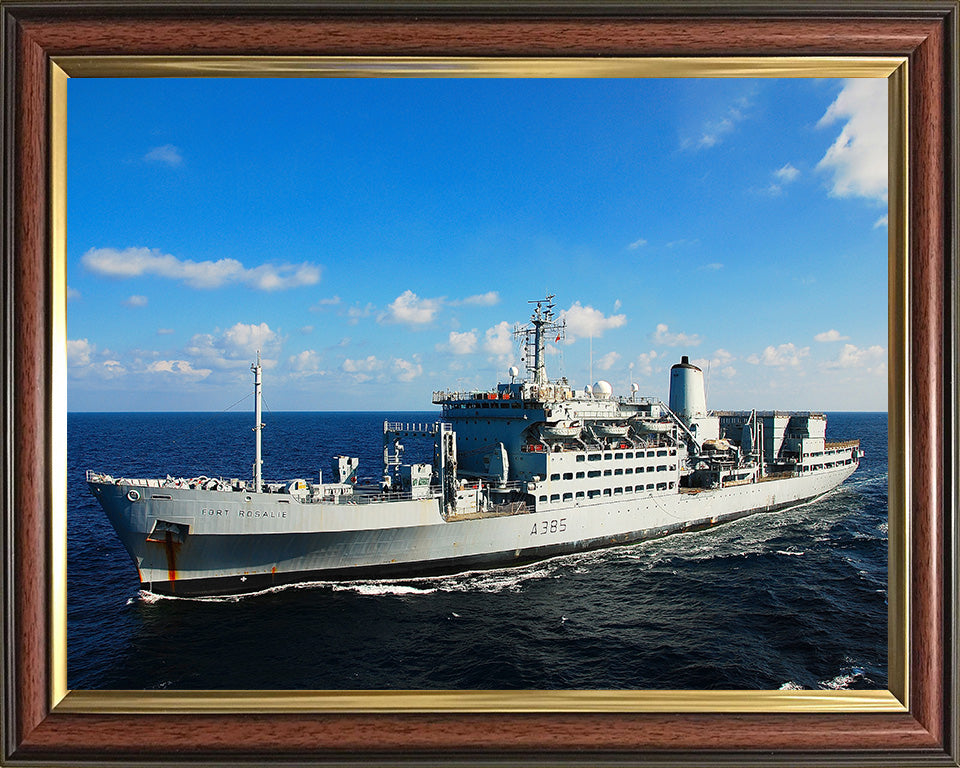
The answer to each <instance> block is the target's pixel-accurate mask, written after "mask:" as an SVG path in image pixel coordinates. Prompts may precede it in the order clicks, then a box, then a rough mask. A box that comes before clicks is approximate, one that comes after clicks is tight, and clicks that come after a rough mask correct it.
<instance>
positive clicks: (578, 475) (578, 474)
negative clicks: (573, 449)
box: [577, 472, 583, 480]
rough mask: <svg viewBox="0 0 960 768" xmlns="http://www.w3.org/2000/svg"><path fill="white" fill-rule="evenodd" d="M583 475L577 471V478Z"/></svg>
mask: <svg viewBox="0 0 960 768" xmlns="http://www.w3.org/2000/svg"><path fill="white" fill-rule="evenodd" d="M581 477H583V472H577V480H579V479H580V478H581Z"/></svg>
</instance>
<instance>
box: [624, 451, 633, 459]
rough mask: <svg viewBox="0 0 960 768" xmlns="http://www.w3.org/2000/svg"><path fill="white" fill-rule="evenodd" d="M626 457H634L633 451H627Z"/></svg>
mask: <svg viewBox="0 0 960 768" xmlns="http://www.w3.org/2000/svg"><path fill="white" fill-rule="evenodd" d="M624 458H627V459H632V458H633V451H627V453H625V454H624Z"/></svg>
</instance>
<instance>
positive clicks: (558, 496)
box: [550, 493, 560, 501]
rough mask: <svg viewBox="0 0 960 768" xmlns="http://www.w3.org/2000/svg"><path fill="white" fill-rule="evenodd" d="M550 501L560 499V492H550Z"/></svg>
mask: <svg viewBox="0 0 960 768" xmlns="http://www.w3.org/2000/svg"><path fill="white" fill-rule="evenodd" d="M550 501H560V494H559V493H552V494H550Z"/></svg>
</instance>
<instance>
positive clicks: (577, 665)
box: [67, 413, 887, 690]
mask: <svg viewBox="0 0 960 768" xmlns="http://www.w3.org/2000/svg"><path fill="white" fill-rule="evenodd" d="M384 418H390V420H403V421H433V420H435V419H436V418H437V414H436V413H408V414H396V413H391V414H378V413H272V414H268V415H267V418H266V419H265V420H266V421H267V423H268V426H267V428H266V429H265V431H264V476H265V477H266V478H268V479H278V480H280V479H286V478H291V477H305V478H315V477H316V472H317V471H318V470H320V469H322V470H323V472H324V474H325V476H327V477H329V474H330V460H329V457H331V456H333V455H336V454H346V455H351V456H359V457H360V458H361V473H360V474H361V477H364V476H368V477H376V476H377V475H378V473H379V469H380V461H381V458H382V435H383V428H382V424H383V420H384ZM828 418H829V422H828V433H827V434H828V439H830V440H844V439H852V438H860V439H861V445H862V447H863V449H864V450H865V451H866V456H865V458H864V459H863V461H862V463H861V466H860V468H859V469H858V470H857V472H856V473H855V474H854V475H853V476H852V477H851V478H850V479H849V480H848V481H847V482H846V483H844V484H843V485H842V486H841V487H840V488H838V489H836V490H835V491H833V492H832V493H830V494H828V495H827V496H825V497H824V498H822V499H820V500H818V501H816V502H813V503H810V504H806V505H804V506H800V507H796V508H793V509H790V510H786V511H783V512H776V513H770V514H760V515H754V516H752V517H748V518H745V519H742V520H739V521H736V522H733V523H729V524H726V525H722V526H719V527H717V528H714V529H710V530H706V531H700V532H696V533H687V534H679V535H674V536H669V537H666V538H664V539H659V540H656V541H649V542H644V543H641V544H637V545H634V546H629V547H620V548H615V549H608V550H603V551H599V552H593V553H586V554H581V555H572V556H567V557H561V558H556V559H553V560H549V561H546V562H542V563H538V564H534V565H530V566H527V567H524V568H518V569H504V570H499V571H489V572H484V573H474V574H465V575H460V576H451V577H442V578H433V579H419V580H412V581H403V582H357V583H347V584H333V583H317V584H311V585H303V586H291V587H286V588H280V589H276V590H271V591H268V592H266V593H261V594H258V595H252V596H246V597H239V598H236V597H233V598H219V599H207V600H187V599H170V598H158V597H156V596H153V595H150V594H147V593H143V592H141V591H140V590H139V584H138V581H137V575H136V570H135V568H134V566H133V564H132V563H131V561H130V559H129V557H128V556H127V554H126V552H125V550H124V549H123V547H122V546H121V545H120V543H119V540H118V539H117V537H116V535H115V533H114V531H113V529H112V527H111V526H110V524H109V523H108V522H107V520H106V518H105V516H104V515H103V513H102V511H101V509H100V507H99V505H98V504H97V502H96V500H95V499H94V497H93V496H92V495H91V494H90V492H89V491H88V490H87V487H86V483H85V482H84V473H85V471H86V470H87V469H94V470H98V471H104V472H109V473H111V474H113V475H114V476H123V475H126V476H131V477H144V476H148V477H154V476H157V477H163V476H165V475H166V474H168V473H169V474H171V475H175V476H176V475H182V476H194V475H197V474H206V475H222V476H225V477H248V476H249V475H250V467H251V464H252V462H253V440H252V431H251V426H252V417H251V415H250V414H246V413H220V414H210V413H120V414H117V413H96V414H94V413H72V414H69V416H68V523H67V529H68V530H67V534H68V568H67V570H68V574H67V605H68V642H67V655H68V685H69V686H70V688H73V689H159V688H171V689H230V688H247V689H288V690H290V689H345V688H349V689H551V688H555V689H562V688H572V689H644V688H647V689H653V688H672V689H720V688H736V689H776V688H784V687H786V688H813V689H817V688H819V689H823V688H881V689H882V688H886V685H887V673H886V665H887V645H886V644H887V635H886V631H887V416H886V414H885V413H834V414H828ZM405 443H406V445H407V452H406V454H405V457H404V458H405V460H417V459H418V457H419V456H422V457H424V458H427V457H429V455H430V451H431V447H430V446H429V445H426V444H424V443H422V442H421V443H419V444H418V443H417V442H416V441H413V440H407V441H405Z"/></svg>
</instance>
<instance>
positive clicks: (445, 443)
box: [87, 296, 862, 595]
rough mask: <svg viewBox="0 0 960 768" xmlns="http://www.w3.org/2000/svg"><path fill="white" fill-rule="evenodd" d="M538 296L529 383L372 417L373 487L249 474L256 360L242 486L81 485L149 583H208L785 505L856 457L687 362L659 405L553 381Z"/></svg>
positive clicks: (492, 560) (439, 560) (246, 587)
mask: <svg viewBox="0 0 960 768" xmlns="http://www.w3.org/2000/svg"><path fill="white" fill-rule="evenodd" d="M552 298H553V297H551V296H548V297H547V299H546V300H543V301H537V302H534V304H535V307H534V309H533V312H532V315H531V320H530V323H529V324H528V325H526V326H524V327H519V328H517V329H516V335H517V337H518V338H519V340H520V341H521V343H522V347H523V350H524V362H525V368H526V375H525V377H523V378H522V379H521V378H520V377H519V371H518V370H517V369H516V368H511V369H510V372H509V373H510V381H509V382H506V383H500V384H498V385H496V386H495V387H493V388H491V389H489V390H471V391H466V392H447V391H441V392H435V393H434V395H433V402H434V403H435V404H437V405H440V406H441V408H442V418H441V420H439V421H437V422H435V423H432V424H403V423H395V422H385V423H384V428H383V471H382V474H381V475H380V477H379V481H378V482H376V483H372V484H369V485H363V484H360V483H358V460H357V459H356V458H355V457H346V456H337V457H334V459H333V468H334V478H333V482H324V481H323V478H322V477H319V478H318V479H317V482H313V481H308V480H305V479H294V480H289V481H285V482H282V483H275V482H274V483H271V482H263V480H262V477H261V465H262V459H261V454H260V436H261V432H260V430H261V428H262V426H263V425H262V424H261V423H260V419H261V416H260V386H261V368H260V363H259V357H258V360H257V363H256V364H255V365H254V366H252V369H253V372H254V381H255V393H256V408H255V419H256V421H255V427H254V429H255V432H256V453H255V461H254V468H253V473H252V474H253V480H252V481H243V480H238V479H230V480H224V479H222V478H207V477H203V476H201V477H197V478H191V479H184V478H173V477H169V476H167V477H165V478H162V479H141V480H131V479H128V478H122V479H114V478H112V477H110V476H108V475H104V474H102V473H97V472H88V473H87V482H88V484H89V487H90V489H91V491H92V492H93V493H94V494H95V495H96V496H97V498H98V499H99V500H100V502H101V504H102V505H103V507H104V509H105V511H106V513H107V515H108V517H109V518H110V520H111V522H112V523H113V525H114V527H115V528H116V530H117V532H118V534H119V536H120V538H121V540H122V541H123V543H124V545H125V546H126V548H127V551H128V552H129V553H130V555H131V557H132V558H133V560H134V563H135V564H136V566H137V570H138V574H139V576H140V580H141V582H142V584H143V585H144V587H145V588H146V589H149V590H152V591H155V592H159V593H165V594H176V595H208V594H231V593H238V592H249V591H254V590H256V589H261V588H264V587H269V586H273V585H277V584H283V583H291V582H302V581H311V580H344V579H363V578H403V577H413V576H423V575H431V574H439V573H456V572H461V571H467V570H474V569H478V568H486V567H502V566H510V565H519V564H523V563H526V562H531V561H534V560H538V559H542V558H544V557H550V556H554V555H559V554H564V553H569V552H575V551H581V550H587V549H593V548H599V547H604V546H611V545H614V544H625V543H630V542H634V541H640V540H643V539H646V538H651V537H656V536H663V535H666V534H668V533H674V532H678V531H683V530H691V529H698V528H703V527H708V526H711V525H715V524H718V523H720V522H724V521H726V520H731V519H735V518H738V517H742V516H744V515H747V514H751V513H754V512H759V511H767V510H774V509H780V508H783V507H787V506H792V505H795V504H798V503H802V502H804V501H807V500H810V499H813V498H816V497H818V496H820V495H822V494H824V493H826V492H827V491H829V490H831V489H832V488H834V487H836V486H837V485H839V484H840V483H841V482H843V480H845V479H846V478H847V477H848V476H849V475H850V474H851V473H852V472H853V471H854V470H855V469H856V468H857V466H858V464H859V460H860V457H861V455H862V453H861V451H860V444H859V441H858V440H853V441H844V442H834V443H828V442H826V418H825V416H824V415H823V414H817V413H787V412H780V411H775V412H774V411H755V410H754V411H737V412H734V411H708V410H707V407H706V397H705V391H704V381H703V372H702V371H701V369H700V368H699V367H697V366H696V365H693V364H691V363H690V362H689V359H688V358H687V357H683V358H682V359H681V361H680V362H679V363H677V364H676V365H674V366H673V367H672V369H671V371H670V394H669V405H667V404H664V403H663V402H661V401H660V400H659V399H656V398H649V397H638V395H637V391H636V390H637V388H636V386H635V385H634V386H633V387H632V388H631V389H632V391H631V393H630V395H629V396H623V397H614V395H613V389H612V387H611V386H610V384H608V383H607V382H605V381H598V382H596V383H595V384H593V385H592V386H588V387H585V388H583V389H575V388H573V387H572V386H570V384H569V383H568V382H567V381H566V379H563V378H561V379H558V380H556V381H551V380H550V379H549V378H548V376H547V371H546V349H547V347H546V345H547V342H548V340H550V341H553V342H558V341H559V340H560V339H561V338H562V337H563V335H564V331H565V329H564V324H563V320H562V318H558V317H557V316H556V315H555V313H554V306H553V304H552V303H551V300H552ZM410 436H419V437H427V438H430V439H432V440H433V444H434V456H433V461H432V462H431V463H429V464H428V463H413V464H408V463H404V462H403V458H402V457H403V443H402V441H403V440H404V439H406V438H407V437H410Z"/></svg>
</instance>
